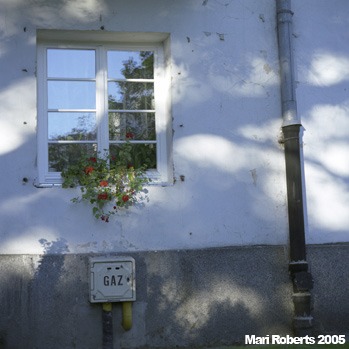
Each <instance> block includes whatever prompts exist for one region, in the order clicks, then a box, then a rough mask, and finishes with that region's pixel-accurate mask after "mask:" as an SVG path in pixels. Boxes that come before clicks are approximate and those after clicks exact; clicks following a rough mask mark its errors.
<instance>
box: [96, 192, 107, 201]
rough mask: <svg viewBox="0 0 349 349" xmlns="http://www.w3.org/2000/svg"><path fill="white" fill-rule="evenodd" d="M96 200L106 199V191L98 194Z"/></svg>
mask: <svg viewBox="0 0 349 349" xmlns="http://www.w3.org/2000/svg"><path fill="white" fill-rule="evenodd" d="M97 198H98V200H108V193H102V194H98V196H97Z"/></svg>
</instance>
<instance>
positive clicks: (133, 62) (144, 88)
mask: <svg viewBox="0 0 349 349" xmlns="http://www.w3.org/2000/svg"><path fill="white" fill-rule="evenodd" d="M122 64H123V67H122V68H121V73H122V75H123V77H124V78H125V80H126V81H124V80H122V81H120V79H119V80H117V79H116V80H117V81H113V82H109V84H114V90H115V87H116V90H117V94H116V95H113V94H110V93H108V106H109V140H110V141H111V142H113V141H114V144H111V145H110V153H111V155H113V156H118V151H119V150H118V149H119V147H118V146H117V143H116V142H117V141H124V140H126V138H131V139H129V140H130V143H131V145H132V148H133V149H132V152H131V155H132V159H131V160H130V165H132V166H134V167H136V168H137V167H140V166H144V165H145V166H146V167H147V168H156V129H155V112H154V101H153V99H154V82H153V81H152V79H153V78H154V52H152V51H140V52H139V58H138V57H136V56H135V55H134V56H133V57H130V58H129V59H128V60H125V61H123V63H122ZM129 79H132V80H133V79H137V80H139V79H142V80H143V81H128V80H129ZM147 80H150V81H147ZM120 110H122V111H120ZM140 111H142V112H140ZM96 128H97V126H96V124H95V122H94V121H93V120H91V117H90V116H89V115H86V114H82V115H81V116H79V117H78V121H77V124H76V126H75V127H72V128H71V129H70V130H69V131H67V132H64V131H57V132H56V133H53V132H52V133H51V134H50V140H51V141H53V142H51V143H49V145H48V147H49V149H48V150H49V171H57V172H60V171H62V170H63V169H64V168H65V167H66V166H67V164H69V163H74V162H76V161H77V159H79V158H81V157H83V156H86V154H88V155H89V156H96V152H97V149H96V147H97V146H96V144H92V143H58V142H57V143H55V141H68V142H69V141H72V142H74V141H80V142H83V141H94V140H96V135H97V130H96ZM126 134H128V135H132V137H126ZM135 141H137V142H135ZM142 141H144V143H142ZM151 141H153V143H151ZM96 143H97V142H96ZM136 143H137V144H136Z"/></svg>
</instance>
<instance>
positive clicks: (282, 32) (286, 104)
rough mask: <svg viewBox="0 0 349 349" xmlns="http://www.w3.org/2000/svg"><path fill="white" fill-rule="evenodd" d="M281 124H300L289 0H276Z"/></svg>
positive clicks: (291, 13) (291, 14)
mask: <svg viewBox="0 0 349 349" xmlns="http://www.w3.org/2000/svg"><path fill="white" fill-rule="evenodd" d="M276 13H277V30H278V49H279V61H280V78H281V103H282V118H283V126H289V125H300V124H301V121H300V119H299V117H298V115H297V103H296V91H295V79H294V62H293V52H292V40H291V38H292V16H293V12H292V11H291V1H290V0H276Z"/></svg>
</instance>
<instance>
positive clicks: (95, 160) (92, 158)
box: [89, 157, 97, 162]
mask: <svg viewBox="0 0 349 349" xmlns="http://www.w3.org/2000/svg"><path fill="white" fill-rule="evenodd" d="M89 160H90V161H91V162H97V159H96V158H95V157H91V158H89Z"/></svg>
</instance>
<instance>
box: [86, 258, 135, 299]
mask: <svg viewBox="0 0 349 349" xmlns="http://www.w3.org/2000/svg"><path fill="white" fill-rule="evenodd" d="M135 280H136V278H135V260H134V259H133V258H132V257H118V258H104V257H103V258H102V257H94V258H91V259H90V302H91V303H99V302H100V303H102V302H125V301H135V300H136V281H135Z"/></svg>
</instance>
